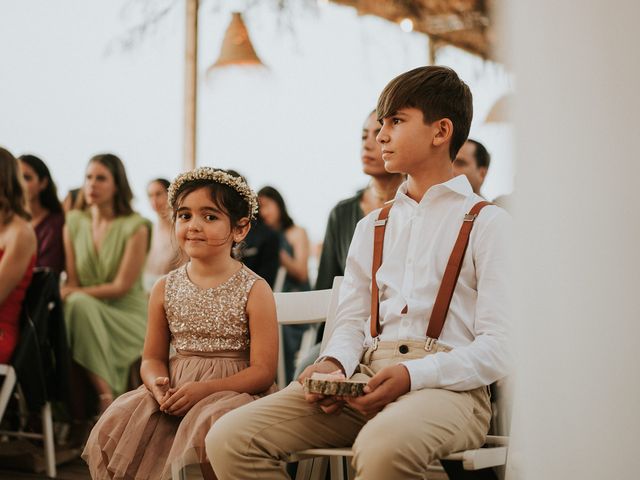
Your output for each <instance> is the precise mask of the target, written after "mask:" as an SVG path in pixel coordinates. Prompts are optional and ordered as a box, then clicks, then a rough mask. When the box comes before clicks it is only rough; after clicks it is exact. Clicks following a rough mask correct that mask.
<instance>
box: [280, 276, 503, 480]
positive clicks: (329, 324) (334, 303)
mask: <svg viewBox="0 0 640 480" xmlns="http://www.w3.org/2000/svg"><path fill="white" fill-rule="evenodd" d="M341 283H342V277H336V278H335V279H334V282H333V288H332V290H331V296H330V300H329V302H328V310H327V312H326V323H325V329H324V336H323V338H322V348H321V351H322V350H324V348H325V347H326V344H327V342H328V340H329V338H330V337H331V334H332V333H333V330H334V329H335V321H334V320H335V316H336V310H337V307H338V296H339V295H338V294H339V290H340V284H341ZM304 293H306V294H308V293H310V292H304ZM276 298H277V297H276ZM303 298H304V297H300V298H299V299H298V300H297V304H296V306H294V305H289V306H287V307H286V308H287V315H289V316H292V317H293V318H295V316H294V310H295V315H299V316H302V315H304V314H303V313H301V312H299V311H298V309H299V308H304V303H303V304H302V305H300V302H302V299H303ZM281 302H283V303H286V301H285V299H284V298H283V299H282V300H281ZM282 307H283V308H285V306H284V305H283V306H282ZM314 308H318V309H319V308H320V306H319V305H315V306H314ZM278 315H280V307H278ZM317 315H318V314H317V313H316V314H315V316H317ZM508 443H509V438H508V437H506V436H497V435H487V438H486V441H485V445H486V446H485V447H483V448H478V449H474V450H466V451H463V452H456V453H452V454H451V455H449V456H447V457H446V458H443V459H442V460H451V461H461V462H462V466H463V468H464V469H465V470H481V469H484V468H491V467H498V466H501V465H505V464H506V461H507V449H508V448H507V445H508ZM489 445H491V447H489ZM351 457H353V451H352V449H351V448H310V449H307V450H302V451H299V452H296V453H294V454H293V455H291V457H290V458H289V461H291V462H295V461H298V462H299V463H298V472H297V474H296V480H324V478H325V475H326V471H327V468H329V469H330V477H331V480H344V470H345V461H346V470H347V477H348V478H349V479H351V478H353V477H354V476H355V475H354V473H355V472H354V471H353V469H352V467H351V461H350V458H351ZM429 470H437V471H442V467H441V466H439V465H437V464H434V465H432V466H430V467H429Z"/></svg>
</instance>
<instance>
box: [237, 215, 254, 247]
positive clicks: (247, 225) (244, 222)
mask: <svg viewBox="0 0 640 480" xmlns="http://www.w3.org/2000/svg"><path fill="white" fill-rule="evenodd" d="M249 230H251V220H249V219H248V218H247V217H244V218H241V219H240V221H239V222H238V225H237V226H236V228H235V230H234V232H233V241H234V242H235V243H240V242H241V241H242V240H244V237H246V236H247V233H249Z"/></svg>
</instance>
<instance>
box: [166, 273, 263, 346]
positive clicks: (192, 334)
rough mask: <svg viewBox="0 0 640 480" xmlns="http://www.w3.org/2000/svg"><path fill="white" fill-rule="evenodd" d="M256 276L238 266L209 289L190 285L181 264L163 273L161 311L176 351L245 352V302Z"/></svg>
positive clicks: (247, 333) (246, 324)
mask: <svg viewBox="0 0 640 480" xmlns="http://www.w3.org/2000/svg"><path fill="white" fill-rule="evenodd" d="M259 278H260V277H258V275H256V274H255V273H253V272H252V271H251V270H249V269H248V268H246V267H244V266H243V267H241V268H240V269H239V270H238V271H237V272H236V273H234V274H233V275H231V276H230V277H229V278H228V279H227V280H225V281H224V282H223V283H221V284H220V285H218V286H217V287H213V288H206V289H205V288H200V287H199V286H197V285H196V284H195V283H193V282H192V281H191V280H190V279H189V276H188V274H187V265H184V266H182V267H180V268H178V269H176V270H173V271H171V272H169V273H168V274H167V279H166V283H165V289H164V310H165V314H166V316H167V323H168V324H169V330H170V331H171V344H172V345H173V347H174V348H175V349H176V350H177V351H190V352H220V351H245V350H248V349H249V342H250V339H249V322H248V319H247V314H246V306H247V299H248V298H249V291H250V290H251V288H252V287H253V284H254V283H255V282H256V280H258V279H259Z"/></svg>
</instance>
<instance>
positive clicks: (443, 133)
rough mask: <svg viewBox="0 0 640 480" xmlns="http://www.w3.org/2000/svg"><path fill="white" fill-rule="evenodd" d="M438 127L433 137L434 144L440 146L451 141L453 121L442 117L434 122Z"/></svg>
mask: <svg viewBox="0 0 640 480" xmlns="http://www.w3.org/2000/svg"><path fill="white" fill-rule="evenodd" d="M433 124H434V127H435V128H436V133H435V136H434V137H433V145H434V146H435V147H440V146H442V145H444V144H445V143H447V142H450V141H451V137H452V136H453V122H452V121H451V120H449V119H448V118H441V119H440V120H436V121H435V122H433Z"/></svg>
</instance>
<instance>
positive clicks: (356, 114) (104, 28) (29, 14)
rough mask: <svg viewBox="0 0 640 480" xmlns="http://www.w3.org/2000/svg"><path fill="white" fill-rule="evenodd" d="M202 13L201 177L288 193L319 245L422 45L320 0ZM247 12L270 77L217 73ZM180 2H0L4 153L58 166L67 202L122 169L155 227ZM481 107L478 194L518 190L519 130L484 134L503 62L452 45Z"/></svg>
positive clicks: (171, 168)
mask: <svg viewBox="0 0 640 480" xmlns="http://www.w3.org/2000/svg"><path fill="white" fill-rule="evenodd" d="M172 3H174V4H176V6H175V7H173V8H172V9H171V10H170V11H169V13H168V14H167V15H166V16H164V17H163V18H162V20H161V21H159V22H157V23H156V24H154V25H152V26H151V27H150V28H148V29H147V31H145V33H144V35H142V36H141V37H140V38H137V37H134V38H136V41H135V42H133V45H130V46H129V47H127V48H123V47H122V44H123V39H126V38H131V37H130V32H132V29H133V28H135V26H136V25H139V24H140V23H141V22H142V21H143V19H144V18H146V16H148V14H149V13H148V11H145V9H146V8H149V6H150V5H151V6H152V7H153V8H154V9H160V8H162V7H163V6H165V5H169V4H172ZM275 3H276V2H275V1H271V0H265V1H262V2H246V3H245V2H241V1H225V2H222V1H220V0H217V1H216V0H210V1H206V0H205V1H203V2H202V5H201V8H200V13H199V22H200V25H199V65H198V70H199V80H198V83H199V98H198V132H197V133H198V147H197V161H198V165H213V166H216V167H222V168H233V169H235V170H238V171H239V172H240V173H242V174H243V175H245V176H246V177H247V179H248V181H249V183H250V185H251V186H252V188H254V189H255V190H258V189H259V188H261V187H262V186H265V185H272V186H274V187H276V188H277V189H279V190H280V192H281V193H282V194H283V196H284V198H285V201H286V202H287V206H288V209H289V211H290V213H291V216H292V217H293V219H294V221H295V222H296V223H297V224H299V225H301V226H302V227H304V228H306V229H307V231H308V233H309V236H310V238H311V239H312V241H314V242H319V241H321V240H322V237H323V235H324V228H325V225H326V219H327V216H328V213H329V210H330V209H331V208H332V207H333V205H335V203H337V202H338V201H339V200H341V199H343V198H346V197H349V196H351V195H353V194H354V193H355V191H357V190H358V189H360V188H363V187H364V186H366V184H367V177H366V176H365V175H364V174H362V172H361V168H360V153H359V152H360V134H361V128H362V123H363V121H364V119H365V117H366V116H367V115H368V113H369V112H370V111H371V110H372V109H373V108H374V107H375V104H376V100H377V97H378V94H379V93H380V91H381V90H382V89H383V87H384V86H385V84H386V83H387V82H388V81H389V80H391V79H392V78H393V77H394V76H396V75H398V74H400V73H402V72H404V71H406V70H409V69H411V68H414V67H417V66H420V65H425V64H426V63H427V62H428V40H427V37H426V36H424V35H422V34H419V33H415V32H411V33H405V32H403V31H402V30H401V29H400V27H399V25H397V24H395V23H392V22H388V21H385V20H382V19H379V18H377V17H371V16H358V15H357V14H356V12H355V10H354V9H352V8H349V7H343V6H338V5H334V4H331V3H326V2H323V1H319V2H317V3H316V2H311V1H307V2H302V1H299V2H287V3H288V4H290V6H289V7H288V9H287V10H286V11H284V12H282V11H279V10H277V9H276V8H275V7H274V4H275ZM234 9H239V10H241V11H243V12H244V14H243V15H244V19H245V22H246V25H247V28H248V31H249V34H250V37H251V40H252V42H253V45H254V48H255V50H256V52H257V53H258V55H259V56H260V58H261V59H262V61H263V62H264V63H265V64H266V65H267V69H263V70H261V71H260V70H259V71H256V70H255V69H246V68H238V67H235V68H229V69H225V70H218V71H216V72H215V73H214V74H213V75H211V74H207V69H208V67H209V66H210V65H211V64H212V63H213V62H214V61H215V60H216V58H217V56H218V54H219V51H220V46H221V44H222V39H223V36H224V32H225V30H226V27H227V25H228V23H229V21H230V18H231V11H232V10H234ZM184 23H185V13H184V7H183V2H182V1H171V0H155V1H154V2H149V1H146V0H90V1H87V0H56V1H50V0H21V1H11V0H0V59H1V61H0V145H3V146H4V147H6V148H8V149H9V150H10V151H12V152H13V153H14V154H15V155H20V154H23V153H33V154H36V155H38V156H40V157H41V158H42V159H43V160H45V162H46V163H47V164H48V165H49V168H50V170H51V172H52V175H53V177H54V180H55V182H56V183H57V185H58V189H59V192H60V195H61V196H64V194H66V192H67V191H68V190H69V189H70V188H74V187H77V186H79V185H80V184H81V183H82V181H83V172H84V169H85V167H86V164H87V162H88V160H89V158H91V157H92V156H93V155H94V154H97V153H103V152H112V153H115V154H117V155H118V156H120V158H122V160H123V161H124V163H125V166H126V169H127V173H128V176H129V180H130V183H131V185H132V187H133V189H134V193H135V195H136V200H135V208H136V209H138V210H139V211H140V212H141V213H143V214H144V215H147V216H149V217H151V216H152V214H151V209H150V207H149V205H148V202H147V201H146V195H145V187H146V185H147V183H148V182H149V181H150V180H152V179H153V178H156V177H160V176H163V177H167V178H169V179H171V178H173V177H174V176H175V175H176V174H178V173H179V172H180V171H181V169H182V165H183V160H182V152H183V96H184V92H183V87H184V82H183V76H184V36H185V31H184ZM436 63H438V64H443V65H448V66H450V67H452V68H454V69H455V70H456V71H457V72H458V73H459V75H460V76H461V77H462V78H463V80H465V81H466V82H467V83H468V84H469V86H470V87H471V90H472V92H473V95H474V112H475V113H474V122H473V124H472V128H471V137H472V138H475V139H477V140H480V141H481V142H483V143H484V144H485V145H486V146H487V148H488V150H489V151H490V152H491V154H492V166H491V169H490V171H489V175H488V177H487V179H486V182H485V185H484V187H483V193H484V195H485V197H487V198H489V199H492V198H494V197H496V196H498V195H501V194H505V193H509V192H510V191H511V190H512V183H513V167H512V162H511V153H510V152H511V137H512V131H511V127H510V126H509V125H507V124H503V123H500V124H495V123H492V124H485V123H484V121H483V120H484V118H485V116H486V114H487V112H488V111H489V109H490V108H491V106H492V105H493V104H494V102H495V101H496V100H498V99H499V98H500V97H502V96H503V95H504V94H506V93H507V92H509V91H510V90H511V89H512V87H513V85H512V83H513V81H512V79H511V77H510V75H509V74H508V73H507V72H506V71H505V70H504V68H502V67H501V66H500V65H497V64H494V63H491V62H485V61H482V60H481V59H479V58H477V57H474V56H472V55H469V54H466V53H465V52H462V51H461V50H458V49H455V48H452V47H446V48H443V49H441V50H439V52H438V56H437V58H436Z"/></svg>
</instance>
